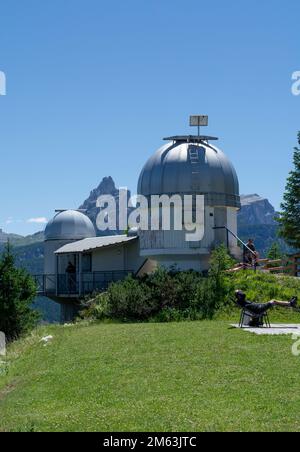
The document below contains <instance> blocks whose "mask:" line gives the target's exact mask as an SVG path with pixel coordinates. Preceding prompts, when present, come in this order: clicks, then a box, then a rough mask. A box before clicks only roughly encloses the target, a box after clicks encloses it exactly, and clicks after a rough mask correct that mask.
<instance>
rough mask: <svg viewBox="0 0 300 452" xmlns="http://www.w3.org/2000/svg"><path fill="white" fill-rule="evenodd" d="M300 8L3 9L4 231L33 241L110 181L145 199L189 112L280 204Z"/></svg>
mask: <svg viewBox="0 0 300 452" xmlns="http://www.w3.org/2000/svg"><path fill="white" fill-rule="evenodd" d="M299 17H300V3H299V0H289V1H288V2H282V1H279V0H259V1H258V0H252V1H251V2H249V1H245V0H239V1H237V0H228V1H227V2H224V0H211V1H209V2H208V1H202V0H184V1H183V0H126V1H124V0H116V1H114V2H113V1H109V2H108V1H106V2H104V1H102V0H84V1H83V0H64V1H61V0H51V1H49V0H48V1H46V0H44V1H40V0H26V1H21V0H2V1H1V5H0V70H1V71H4V72H5V74H6V77H7V95H6V96H5V97H4V96H1V97H0V165H1V173H0V174H1V178H0V228H3V229H4V230H5V231H8V232H16V233H22V234H29V233H32V232H34V231H37V230H40V229H41V227H42V225H41V224H39V223H35V222H31V223H29V222H28V220H30V219H36V218H43V217H44V218H50V217H51V216H52V215H53V211H54V209H55V208H76V207H78V206H79V204H80V203H81V202H82V201H83V200H84V199H85V198H86V197H87V196H88V194H89V192H90V190H91V189H93V188H94V187H95V186H97V185H98V183H99V182H100V180H101V179H102V178H103V177H104V176H108V175H111V176H113V178H114V179H115V181H116V183H117V185H119V186H126V185H127V186H128V187H129V188H130V189H132V191H133V192H135V190H136V183H137V179H138V175H139V171H140V170H141V168H142V166H143V164H144V162H145V161H146V159H147V158H148V157H149V156H150V155H151V154H152V153H153V152H154V151H155V150H156V149H157V148H158V147H160V145H161V144H162V141H161V139H162V138H163V137H164V136H168V135H170V134H180V133H189V132H190V129H189V127H188V117H189V114H195V113H200V114H209V117H210V127H209V128H208V129H207V130H206V131H207V133H210V134H213V135H217V136H219V138H220V141H219V147H221V148H222V149H223V150H224V152H225V153H226V154H227V155H228V156H229V157H230V159H231V160H232V162H233V164H234V166H235V167H236V170H237V172H238V175H239V179H240V186H241V193H254V192H257V193H259V194H260V195H262V196H266V197H268V198H269V199H270V201H271V202H272V203H273V204H274V205H275V207H276V208H278V206H279V204H280V201H281V198H282V193H283V190H284V186H285V180H286V177H287V174H288V172H289V170H290V169H291V160H292V152H293V147H294V146H295V145H296V134H297V131H298V130H300V121H299V113H300V96H299V97H295V96H293V95H292V94H291V85H292V81H291V77H292V73H293V72H294V71H297V70H300V47H299V24H298V21H299Z"/></svg>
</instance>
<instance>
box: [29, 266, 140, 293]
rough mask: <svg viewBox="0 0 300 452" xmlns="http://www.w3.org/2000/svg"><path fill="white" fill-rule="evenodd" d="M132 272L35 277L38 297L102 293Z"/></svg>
mask: <svg viewBox="0 0 300 452" xmlns="http://www.w3.org/2000/svg"><path fill="white" fill-rule="evenodd" d="M130 274H134V272H133V271H124V270H120V271H118V270H117V271H103V272H89V273H62V274H57V275H35V276H34V279H35V282H36V285H37V292H38V295H45V296H47V295H48V296H51V295H52V296H54V295H55V296H58V297H60V296H62V297H63V296H72V295H73V296H85V295H88V294H91V293H93V292H103V291H105V290H107V289H108V286H109V285H110V284H111V283H112V282H117V281H122V280H124V279H125V278H126V277H127V276H128V275H130Z"/></svg>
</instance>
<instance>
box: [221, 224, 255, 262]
mask: <svg viewBox="0 0 300 452" xmlns="http://www.w3.org/2000/svg"><path fill="white" fill-rule="evenodd" d="M213 229H216V230H218V229H225V230H226V240H227V248H228V249H229V247H230V246H229V235H232V236H233V237H234V238H235V239H236V240H237V241H238V242H239V243H240V244H241V245H242V246H243V264H244V265H245V268H246V265H247V259H246V256H247V252H248V253H250V255H251V256H252V257H253V259H252V261H253V262H252V266H253V268H254V270H256V268H257V254H256V253H255V252H254V251H253V250H251V248H249V246H248V245H247V244H246V243H245V242H243V240H242V239H240V238H239V237H238V236H237V235H236V234H235V233H234V232H232V231H231V230H230V229H229V228H228V227H227V226H219V227H214V228H213Z"/></svg>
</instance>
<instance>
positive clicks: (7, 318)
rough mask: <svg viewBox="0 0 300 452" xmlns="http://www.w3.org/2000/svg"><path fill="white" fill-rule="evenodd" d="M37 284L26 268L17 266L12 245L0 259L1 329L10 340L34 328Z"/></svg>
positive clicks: (8, 246)
mask: <svg viewBox="0 0 300 452" xmlns="http://www.w3.org/2000/svg"><path fill="white" fill-rule="evenodd" d="M35 296H36V286H35V283H34V281H33V279H32V278H31V277H30V275H29V274H28V273H26V272H25V270H20V269H18V268H16V266H15V262H14V256H13V254H12V252H11V249H10V245H9V244H7V246H6V248H5V251H4V252H3V254H2V257H1V259H0V331H3V332H4V333H5V334H6V336H7V338H8V340H13V339H16V338H18V337H19V336H20V335H22V334H24V333H27V332H28V331H30V329H32V328H33V327H34V326H35V325H36V323H37V320H38V314H37V313H36V312H35V311H33V310H32V309H31V304H32V302H33V300H34V298H35Z"/></svg>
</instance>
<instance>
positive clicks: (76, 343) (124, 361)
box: [0, 319, 300, 431]
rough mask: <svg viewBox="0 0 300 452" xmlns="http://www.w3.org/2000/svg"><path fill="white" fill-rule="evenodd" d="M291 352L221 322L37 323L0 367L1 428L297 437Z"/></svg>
mask: <svg viewBox="0 0 300 452" xmlns="http://www.w3.org/2000/svg"><path fill="white" fill-rule="evenodd" d="M297 320H298V319H297ZM45 334H53V335H54V340H53V342H52V343H51V345H48V346H46V347H44V346H43V345H42V344H41V343H39V338H40V337H42V335H45ZM291 346H292V339H291V337H284V336H280V337H278V336H277V337H266V336H265V337H258V336H254V335H251V334H249V333H245V332H243V331H240V330H235V329H230V327H229V323H228V322H227V321H224V320H223V321H221V320H220V321H204V322H193V323H171V324H122V325H121V324H92V325H76V326H74V327H61V326H59V327H58V326H51V327H43V328H41V329H39V330H37V331H36V332H35V333H34V335H33V336H32V337H30V338H28V339H26V340H23V341H20V342H18V343H15V344H13V346H11V347H10V349H9V354H8V357H7V359H8V372H7V374H6V375H4V367H3V365H2V376H0V431H24V430H25V431H30V430H34V431H66V430H67V431H215V430H217V431H232V430H234V431H248V430H250V431H253V430H258V431H259V430H267V431H278V430H284V431H287V430H296V431H300V418H299V411H300V357H298V358H297V357H294V356H293V355H292V353H291Z"/></svg>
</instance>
